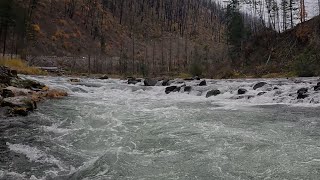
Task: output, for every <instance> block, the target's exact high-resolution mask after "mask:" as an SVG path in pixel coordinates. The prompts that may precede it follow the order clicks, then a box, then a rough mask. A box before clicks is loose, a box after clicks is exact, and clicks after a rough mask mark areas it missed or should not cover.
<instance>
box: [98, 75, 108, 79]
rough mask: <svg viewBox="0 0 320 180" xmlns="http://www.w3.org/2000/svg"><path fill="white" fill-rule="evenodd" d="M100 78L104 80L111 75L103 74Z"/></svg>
mask: <svg viewBox="0 0 320 180" xmlns="http://www.w3.org/2000/svg"><path fill="white" fill-rule="evenodd" d="M98 79H101V80H104V79H109V77H108V76H107V75H103V76H101V77H99V78H98Z"/></svg>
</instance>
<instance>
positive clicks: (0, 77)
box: [0, 66, 12, 84]
mask: <svg viewBox="0 0 320 180" xmlns="http://www.w3.org/2000/svg"><path fill="white" fill-rule="evenodd" d="M11 78H12V76H11V73H10V69H9V68H7V67H5V66H0V83H1V84H10V80H11Z"/></svg>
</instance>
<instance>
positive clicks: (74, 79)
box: [69, 78, 80, 82]
mask: <svg viewBox="0 0 320 180" xmlns="http://www.w3.org/2000/svg"><path fill="white" fill-rule="evenodd" d="M69 81H70V82H80V79H76V78H72V79H69Z"/></svg>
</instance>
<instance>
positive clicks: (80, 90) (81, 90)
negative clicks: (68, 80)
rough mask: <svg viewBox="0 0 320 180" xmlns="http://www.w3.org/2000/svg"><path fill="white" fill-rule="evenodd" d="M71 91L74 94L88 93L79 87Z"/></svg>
mask: <svg viewBox="0 0 320 180" xmlns="http://www.w3.org/2000/svg"><path fill="white" fill-rule="evenodd" d="M71 91H73V92H80V93H88V91H86V90H84V89H82V88H79V87H73V88H71Z"/></svg>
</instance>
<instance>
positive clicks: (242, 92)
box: [238, 88, 248, 94]
mask: <svg viewBox="0 0 320 180" xmlns="http://www.w3.org/2000/svg"><path fill="white" fill-rule="evenodd" d="M247 92H248V91H247V90H246V89H243V88H240V89H238V94H245V93H247Z"/></svg>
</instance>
